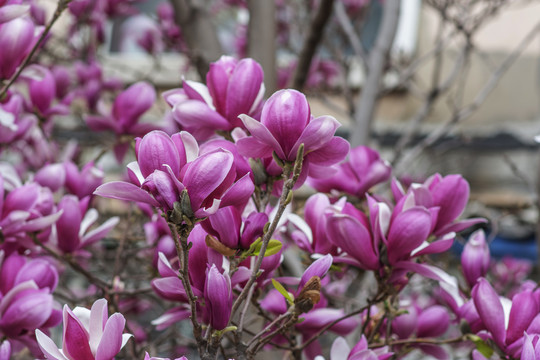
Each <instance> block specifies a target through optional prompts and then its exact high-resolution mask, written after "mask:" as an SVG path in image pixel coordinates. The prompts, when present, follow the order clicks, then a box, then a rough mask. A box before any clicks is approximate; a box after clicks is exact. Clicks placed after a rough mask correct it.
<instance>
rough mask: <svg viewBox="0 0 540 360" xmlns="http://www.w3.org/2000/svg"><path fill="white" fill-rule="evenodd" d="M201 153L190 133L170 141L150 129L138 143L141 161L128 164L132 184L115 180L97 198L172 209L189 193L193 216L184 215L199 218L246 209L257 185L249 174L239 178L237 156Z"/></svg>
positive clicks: (221, 153)
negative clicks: (228, 208)
mask: <svg viewBox="0 0 540 360" xmlns="http://www.w3.org/2000/svg"><path fill="white" fill-rule="evenodd" d="M198 151H199V149H198V145H197V142H196V140H195V139H194V138H193V137H192V136H191V135H190V134H189V133H186V132H181V133H178V134H174V135H173V136H172V137H169V136H168V135H167V134H166V133H164V132H163V131H152V132H150V133H148V134H146V135H145V136H144V137H143V138H142V139H137V143H136V156H137V162H132V163H130V164H129V165H128V169H129V175H130V180H131V181H132V183H131V184H130V183H126V182H122V181H113V182H110V183H107V184H104V185H102V186H100V187H99V188H98V189H97V190H96V191H95V192H94V194H96V195H101V196H105V197H111V198H114V199H120V200H131V201H137V202H143V203H147V204H150V205H152V206H156V207H160V208H162V209H164V210H165V211H169V210H172V209H173V208H174V203H175V202H180V201H181V198H180V195H181V194H182V192H183V191H184V190H186V191H187V194H188V196H189V203H190V205H191V211H192V214H189V209H184V211H188V213H186V214H185V215H187V216H188V217H189V216H195V217H197V218H202V217H206V216H208V215H211V214H214V213H215V212H216V211H217V210H218V209H219V208H220V207H225V206H244V205H245V203H246V202H247V200H248V199H249V197H250V196H251V194H252V193H253V189H254V185H253V182H252V181H251V179H250V177H249V175H248V174H246V175H244V176H243V177H242V178H240V179H236V178H237V174H236V170H235V166H234V156H233V155H232V154H231V153H230V152H229V151H226V150H223V149H217V150H215V151H212V152H209V153H206V154H204V155H201V156H198ZM235 180H237V181H236V182H235ZM184 201H185V200H184Z"/></svg>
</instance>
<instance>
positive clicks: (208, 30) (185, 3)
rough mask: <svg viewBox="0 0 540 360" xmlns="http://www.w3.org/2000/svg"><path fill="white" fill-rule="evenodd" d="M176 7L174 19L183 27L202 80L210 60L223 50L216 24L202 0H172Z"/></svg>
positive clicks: (193, 60)
mask: <svg viewBox="0 0 540 360" xmlns="http://www.w3.org/2000/svg"><path fill="white" fill-rule="evenodd" d="M170 2H171V5H172V6H173V8H174V19H175V21H176V24H177V25H178V26H180V28H181V29H182V34H183V36H184V39H185V40H186V43H187V46H188V47H189V51H190V54H189V57H190V59H191V61H192V62H193V63H194V64H195V67H196V68H197V72H198V73H199V76H200V77H201V80H202V81H205V80H206V73H207V72H208V69H209V68H210V62H212V61H215V60H217V59H218V58H219V57H220V56H221V54H222V53H223V50H222V48H221V44H220V42H219V39H218V37H217V32H216V29H215V26H214V24H213V23H212V20H211V18H210V15H209V14H208V11H207V9H206V6H205V4H203V3H201V0H170Z"/></svg>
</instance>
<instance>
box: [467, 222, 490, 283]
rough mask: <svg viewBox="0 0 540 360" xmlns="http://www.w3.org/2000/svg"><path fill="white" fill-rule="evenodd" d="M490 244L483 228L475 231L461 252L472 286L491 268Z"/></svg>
mask: <svg viewBox="0 0 540 360" xmlns="http://www.w3.org/2000/svg"><path fill="white" fill-rule="evenodd" d="M489 261H490V256H489V246H488V244H487V243H486V235H485V234H484V231H483V230H478V231H475V232H474V233H473V234H472V235H471V236H470V237H469V241H467V244H465V247H464V248H463V252H462V253H461V267H462V270H463V275H464V276H465V280H467V284H469V286H470V287H471V288H472V287H473V286H474V285H475V284H476V280H477V279H478V278H481V277H484V276H485V275H486V273H487V271H488V269H489Z"/></svg>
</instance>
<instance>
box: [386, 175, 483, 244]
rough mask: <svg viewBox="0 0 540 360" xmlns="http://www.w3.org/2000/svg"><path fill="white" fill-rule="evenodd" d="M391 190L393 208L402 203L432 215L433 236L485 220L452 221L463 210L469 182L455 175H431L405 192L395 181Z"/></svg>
mask: <svg viewBox="0 0 540 360" xmlns="http://www.w3.org/2000/svg"><path fill="white" fill-rule="evenodd" d="M392 192H393V194H394V198H395V199H396V202H397V204H396V207H402V206H403V205H404V204H406V203H407V204H414V205H418V206H424V207H425V208H427V209H429V210H430V211H431V213H432V214H433V229H432V232H433V234H434V235H435V236H442V235H445V234H448V233H451V232H459V231H461V230H464V229H466V228H468V227H470V226H472V225H474V224H478V223H481V222H485V221H486V220H485V219H481V218H474V219H467V220H463V221H456V220H457V218H458V217H459V216H460V215H461V214H462V213H463V211H464V210H465V207H466V206H467V201H468V200H469V183H467V181H466V180H465V179H464V178H463V177H462V176H461V175H457V174H453V175H447V176H445V177H443V176H441V175H440V174H435V175H433V176H431V177H429V178H428V179H427V180H426V181H425V182H424V183H423V184H413V185H411V186H410V187H409V190H408V191H407V193H405V192H404V190H403V187H402V186H401V184H399V183H398V182H397V181H396V180H394V181H393V182H392Z"/></svg>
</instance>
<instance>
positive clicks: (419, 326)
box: [392, 304, 450, 359]
mask: <svg viewBox="0 0 540 360" xmlns="http://www.w3.org/2000/svg"><path fill="white" fill-rule="evenodd" d="M406 309H407V313H406V314H403V315H400V316H398V317H396V318H395V319H394V320H393V321H392V331H393V332H394V333H395V334H396V335H397V336H398V338H400V339H408V338H412V337H418V338H422V337H431V338H436V337H439V336H442V335H443V334H444V333H445V332H446V331H447V330H448V327H449V325H450V315H449V314H448V310H447V309H446V308H444V307H443V306H440V305H432V306H428V307H426V308H423V309H422V308H421V307H419V306H418V305H416V304H412V305H410V306H408V307H406ZM418 348H419V349H420V350H422V351H423V352H424V353H426V354H428V355H431V356H433V357H435V358H437V359H444V358H447V357H448V354H447V353H446V351H445V350H444V349H443V348H442V347H440V346H437V345H432V344H422V345H418Z"/></svg>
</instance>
